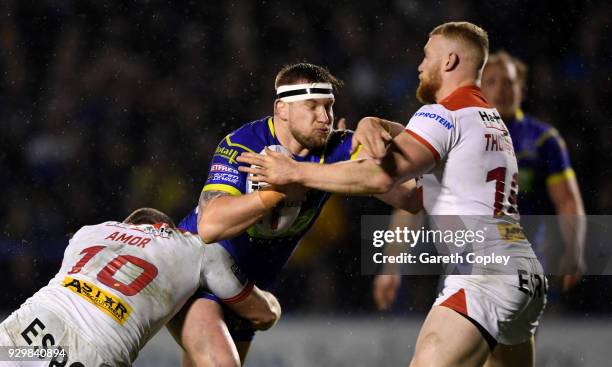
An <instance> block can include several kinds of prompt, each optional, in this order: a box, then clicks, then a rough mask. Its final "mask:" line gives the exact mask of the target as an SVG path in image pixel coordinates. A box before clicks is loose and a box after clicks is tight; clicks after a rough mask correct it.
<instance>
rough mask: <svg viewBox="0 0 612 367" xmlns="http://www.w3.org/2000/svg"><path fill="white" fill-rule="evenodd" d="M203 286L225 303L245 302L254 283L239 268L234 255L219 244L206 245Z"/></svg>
mask: <svg viewBox="0 0 612 367" xmlns="http://www.w3.org/2000/svg"><path fill="white" fill-rule="evenodd" d="M202 266H203V269H202V275H203V277H204V279H203V282H202V283H203V285H204V287H205V288H207V289H208V290H209V291H210V292H212V293H214V294H215V295H216V296H217V297H219V298H220V299H221V301H223V302H224V303H237V302H240V301H242V300H244V299H245V298H246V297H247V296H248V295H249V294H250V293H251V290H253V283H252V282H249V280H248V278H247V277H246V275H245V274H244V273H243V272H242V270H241V269H240V268H239V267H238V265H237V264H236V262H235V261H234V258H233V257H232V255H230V254H229V252H227V250H226V249H225V248H223V246H221V245H220V244H219V243H211V244H207V245H204V261H203V265H202Z"/></svg>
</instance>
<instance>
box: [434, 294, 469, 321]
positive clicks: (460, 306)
mask: <svg viewBox="0 0 612 367" xmlns="http://www.w3.org/2000/svg"><path fill="white" fill-rule="evenodd" d="M440 306H444V307H448V308H450V309H451V310H455V311H457V312H459V313H460V314H462V315H465V316H468V310H467V302H466V301H465V290H464V289H463V288H461V289H459V290H458V291H457V293H455V294H453V295H452V296H450V297H448V298H447V299H446V301H444V302H442V303H440Z"/></svg>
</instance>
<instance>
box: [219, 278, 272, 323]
mask: <svg viewBox="0 0 612 367" xmlns="http://www.w3.org/2000/svg"><path fill="white" fill-rule="evenodd" d="M227 306H228V307H229V308H230V309H232V311H234V312H235V313H237V314H238V315H240V316H241V317H243V318H245V319H247V320H249V321H251V323H252V324H253V327H254V328H255V329H257V330H268V329H270V328H271V327H272V326H274V325H275V324H276V322H277V321H278V320H279V319H280V316H281V306H280V303H278V300H277V299H276V297H274V295H273V294H272V293H270V292H266V291H263V290H261V289H259V288H258V287H257V286H255V287H253V290H252V291H251V293H250V294H249V295H248V297H247V298H246V299H244V300H243V301H240V302H238V303H230V304H227Z"/></svg>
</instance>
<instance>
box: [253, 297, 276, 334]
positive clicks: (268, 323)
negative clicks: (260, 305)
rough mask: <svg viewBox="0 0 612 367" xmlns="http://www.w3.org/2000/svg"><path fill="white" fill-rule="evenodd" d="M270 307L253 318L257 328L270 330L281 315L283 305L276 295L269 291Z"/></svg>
mask: <svg viewBox="0 0 612 367" xmlns="http://www.w3.org/2000/svg"><path fill="white" fill-rule="evenodd" d="M267 298H268V307H267V309H266V310H265V311H263V312H261V313H259V314H258V315H256V316H255V317H253V318H252V319H251V322H252V323H253V326H254V327H255V329H257V330H268V329H270V328H271V327H272V326H274V325H275V324H276V322H277V321H278V320H279V319H280V317H281V307H280V304H279V303H278V300H277V299H276V297H274V296H273V295H272V294H270V293H268V297H267Z"/></svg>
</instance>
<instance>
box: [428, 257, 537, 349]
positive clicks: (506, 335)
mask: <svg viewBox="0 0 612 367" xmlns="http://www.w3.org/2000/svg"><path fill="white" fill-rule="evenodd" d="M520 263H521V266H520V267H519V269H521V270H517V274H516V275H449V276H447V277H446V278H445V279H444V288H443V289H442V292H440V294H439V295H438V298H437V299H436V301H435V303H434V306H445V307H448V308H451V309H453V310H455V311H457V312H459V313H460V314H462V315H464V316H467V317H468V318H469V319H471V320H473V321H475V322H476V323H478V324H479V325H480V327H482V328H483V329H484V330H486V332H488V333H489V335H490V336H491V337H493V339H495V341H496V342H498V343H501V344H505V345H516V344H521V343H524V342H526V341H528V340H529V338H531V336H532V335H533V334H534V333H535V330H536V328H537V326H538V320H539V318H540V315H541V314H542V312H543V311H544V307H545V305H546V290H547V283H546V277H545V276H544V275H543V271H542V266H541V265H540V263H539V262H538V260H537V259H531V258H524V259H520ZM486 338H487V336H486V335H485V339H486ZM487 342H489V340H487ZM489 344H490V343H489Z"/></svg>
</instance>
